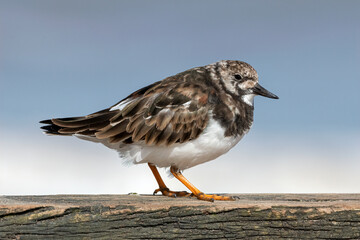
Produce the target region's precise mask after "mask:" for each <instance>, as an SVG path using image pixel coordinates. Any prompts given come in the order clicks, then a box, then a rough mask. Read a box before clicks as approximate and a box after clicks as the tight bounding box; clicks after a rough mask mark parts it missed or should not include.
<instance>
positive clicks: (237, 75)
mask: <svg viewBox="0 0 360 240" xmlns="http://www.w3.org/2000/svg"><path fill="white" fill-rule="evenodd" d="M234 77H235V79H236V80H240V79H242V77H241V76H240V75H239V74H236V75H234Z"/></svg>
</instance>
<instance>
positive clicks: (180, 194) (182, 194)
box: [153, 188, 191, 198]
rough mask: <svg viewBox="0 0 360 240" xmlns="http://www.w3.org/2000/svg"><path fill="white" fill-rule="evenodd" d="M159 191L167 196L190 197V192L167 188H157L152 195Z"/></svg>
mask: <svg viewBox="0 0 360 240" xmlns="http://www.w3.org/2000/svg"><path fill="white" fill-rule="evenodd" d="M158 192H161V193H162V195H164V196H168V197H175V198H176V197H190V196H191V193H188V192H187V191H181V192H180V191H171V190H170V189H169V188H158V189H156V190H155V191H154V193H153V195H155V194H156V193H158Z"/></svg>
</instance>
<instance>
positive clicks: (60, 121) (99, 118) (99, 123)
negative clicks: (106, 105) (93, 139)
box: [40, 109, 116, 136]
mask: <svg viewBox="0 0 360 240" xmlns="http://www.w3.org/2000/svg"><path fill="white" fill-rule="evenodd" d="M115 114H116V113H115V112H113V111H109V109H105V110H102V111H100V112H96V113H93V114H90V115H87V116H83V117H70V118H53V119H47V120H43V121H40V123H41V124H45V125H44V126H42V127H41V129H43V130H44V133H46V134H49V135H62V136H71V135H73V134H79V135H84V136H95V133H96V132H97V131H98V130H99V129H101V128H103V127H105V126H106V125H108V124H109V122H110V119H111V118H112V117H114V115H115Z"/></svg>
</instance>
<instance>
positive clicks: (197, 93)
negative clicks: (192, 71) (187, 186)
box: [41, 81, 209, 145]
mask: <svg viewBox="0 0 360 240" xmlns="http://www.w3.org/2000/svg"><path fill="white" fill-rule="evenodd" d="M207 101H208V92H206V91H205V89H204V88H203V87H201V86H198V85H194V84H189V83H185V82H180V83H179V82H176V81H168V82H165V83H164V82H157V83H154V84H152V85H149V86H148V87H145V88H142V89H140V90H138V91H136V92H134V93H133V94H131V95H129V96H128V97H127V98H125V99H123V100H122V101H120V102H119V103H117V104H115V105H114V106H112V107H110V108H108V109H105V110H102V111H99V112H96V113H93V114H90V115H87V116H84V117H73V118H56V119H51V120H44V121H42V122H41V123H44V124H48V125H46V126H43V127H42V128H43V129H45V130H46V133H48V134H57V135H72V134H79V135H86V136H91V137H95V138H98V139H108V141H109V142H111V143H117V142H125V143H133V142H139V141H143V142H145V143H146V144H148V145H171V144H173V143H175V142H180V143H183V142H186V141H189V140H191V139H195V138H197V137H198V136H199V134H200V133H201V132H202V131H203V130H204V128H205V127H206V126H207V124H208V120H209V116H208V111H209V105H208V104H207Z"/></svg>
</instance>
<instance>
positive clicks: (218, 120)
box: [40, 60, 278, 201]
mask: <svg viewBox="0 0 360 240" xmlns="http://www.w3.org/2000/svg"><path fill="white" fill-rule="evenodd" d="M256 95H261V96H264V97H268V98H275V99H278V97H277V96H276V95H274V94H273V93H271V92H269V91H267V90H266V89H265V88H263V87H262V86H261V85H259V83H258V74H257V72H256V71H255V69H254V68H253V67H252V66H250V65H249V64H247V63H245V62H242V61H232V60H226V61H225V60H224V61H219V62H216V63H213V64H210V65H207V66H203V67H196V68H192V69H189V70H186V71H184V72H181V73H178V74H176V75H174V76H171V77H168V78H165V79H164V80H162V81H159V82H155V83H153V84H151V85H149V86H146V87H144V88H141V89H139V90H138V91H136V92H134V93H132V94H130V95H129V96H128V97H126V98H124V99H123V100H121V101H120V102H118V103H116V104H115V105H113V106H111V107H109V108H107V109H104V110H101V111H99V112H95V113H92V114H89V115H87V116H83V117H70V118H53V119H49V120H44V121H41V122H40V123H42V124H46V125H45V126H42V127H41V128H42V129H44V130H45V133H47V134H51V135H64V136H76V137H78V138H81V139H84V140H89V141H93V142H98V143H102V144H104V145H105V146H107V147H109V148H112V149H115V150H116V151H118V152H119V154H120V156H121V158H123V159H124V160H126V161H130V162H132V163H134V164H139V163H147V164H148V165H149V167H150V169H151V171H152V172H153V174H154V176H155V178H156V180H157V183H158V185H159V188H158V189H156V190H155V192H154V194H155V193H157V192H159V191H160V192H161V193H162V194H163V195H166V196H171V197H176V196H195V197H197V198H198V199H201V200H207V201H214V200H232V198H231V197H228V196H219V195H207V194H204V193H202V192H201V191H200V190H198V189H197V188H196V187H195V186H193V185H192V184H191V183H190V182H189V181H188V180H187V179H186V178H185V177H184V176H183V175H182V173H181V172H182V171H183V170H185V169H188V168H191V167H193V166H196V165H198V164H201V163H204V162H207V161H210V160H213V159H215V158H217V157H219V156H220V155H222V154H224V153H226V152H228V151H229V150H230V149H231V148H232V147H234V146H235V144H237V143H238V142H239V141H240V139H241V138H242V137H243V136H244V135H245V134H246V133H247V132H248V131H249V129H250V127H251V125H252V123H253V111H254V97H255V96H256ZM157 167H170V172H171V173H172V174H173V175H174V176H175V177H176V178H177V179H178V180H180V181H181V182H182V183H183V184H184V185H185V186H186V187H187V188H188V189H189V190H190V191H191V193H188V192H175V191H170V190H169V189H168V188H167V186H166V185H165V183H164V182H163V180H162V179H161V177H160V175H159V172H158V170H157Z"/></svg>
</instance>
